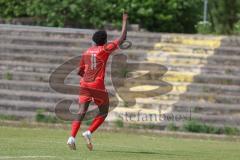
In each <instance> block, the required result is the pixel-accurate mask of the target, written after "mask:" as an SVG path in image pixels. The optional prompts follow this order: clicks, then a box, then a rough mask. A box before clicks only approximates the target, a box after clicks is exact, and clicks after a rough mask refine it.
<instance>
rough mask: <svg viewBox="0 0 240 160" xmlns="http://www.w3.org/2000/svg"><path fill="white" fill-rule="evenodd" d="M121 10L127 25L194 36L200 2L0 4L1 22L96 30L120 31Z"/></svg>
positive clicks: (27, 0) (13, 0)
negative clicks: (113, 27) (15, 20)
mask: <svg viewBox="0 0 240 160" xmlns="http://www.w3.org/2000/svg"><path fill="white" fill-rule="evenodd" d="M123 8H124V9H126V10H127V11H128V13H129V15H130V16H129V18H130V21H131V23H137V24H140V25H141V27H142V28H146V29H148V30H150V31H161V32H187V33H193V32H195V27H194V25H195V24H197V22H198V21H199V20H200V19H201V14H202V13H201V12H202V1H201V0H188V1H186V0H148V1H145V0H21V1H20V0H0V16H1V18H4V19H11V18H17V17H35V18H36V17H37V18H38V24H40V25H46V26H60V27H63V26H68V27H69V26H70V27H81V28H83V27H86V28H96V27H97V28H99V27H103V26H104V25H105V24H106V23H113V24H115V25H116V26H118V27H120V24H121V13H122V11H123Z"/></svg>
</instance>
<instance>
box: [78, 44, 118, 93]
mask: <svg viewBox="0 0 240 160" xmlns="http://www.w3.org/2000/svg"><path fill="white" fill-rule="evenodd" d="M118 45H119V41H118V40H114V41H112V42H110V43H107V44H106V45H104V46H93V47H90V48H89V49H88V50H87V51H85V52H84V53H83V55H82V58H81V61H80V70H79V73H80V75H81V76H82V78H81V80H80V86H81V87H87V88H93V89H101V90H105V85H104V77H105V70H106V64H107V60H108V58H109V55H110V54H111V53H112V52H113V51H114V50H116V49H117V48H118Z"/></svg>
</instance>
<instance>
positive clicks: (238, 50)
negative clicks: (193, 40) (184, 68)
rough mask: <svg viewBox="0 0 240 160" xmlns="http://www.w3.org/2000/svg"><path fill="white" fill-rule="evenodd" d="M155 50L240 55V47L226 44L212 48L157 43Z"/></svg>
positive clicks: (211, 54)
mask: <svg viewBox="0 0 240 160" xmlns="http://www.w3.org/2000/svg"><path fill="white" fill-rule="evenodd" d="M155 50H160V51H163V52H181V53H188V54H189V53H191V54H203V55H209V56H217V55H229V56H239V55H240V47H226V46H223V47H218V48H215V49H212V48H210V47H202V46H193V45H184V44H172V43H158V44H156V45H155Z"/></svg>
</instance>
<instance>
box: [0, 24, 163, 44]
mask: <svg viewBox="0 0 240 160" xmlns="http://www.w3.org/2000/svg"><path fill="white" fill-rule="evenodd" d="M94 32H95V30H91V29H72V28H54V27H35V26H21V25H0V34H1V35H15V36H19V35H21V36H26V37H28V36H30V37H31V36H35V37H55V38H91V37H92V34H93V33H94ZM160 35H161V34H156V33H141V32H128V39H129V40H131V41H134V42H143V41H145V42H158V41H160V40H161V37H160ZM119 36H120V32H115V31H108V37H109V38H110V39H111V38H114V37H115V38H116V37H119Z"/></svg>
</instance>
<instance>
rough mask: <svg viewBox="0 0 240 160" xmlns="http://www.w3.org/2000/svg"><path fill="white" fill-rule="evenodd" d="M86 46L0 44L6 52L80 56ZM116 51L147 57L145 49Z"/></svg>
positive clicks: (135, 57)
mask: <svg viewBox="0 0 240 160" xmlns="http://www.w3.org/2000/svg"><path fill="white" fill-rule="evenodd" d="M84 51H86V48H78V47H71V48H67V47H41V46H22V45H12V44H8V45H2V44H0V52H1V53H4V54H7V53H8V54H11V53H18V54H23V55H27V54H28V55H51V56H71V57H74V56H80V55H81V54H82V53H83V52H84ZM114 53H115V54H116V53H124V54H126V55H128V58H130V59H144V57H146V51H145V50H136V49H132V50H131V49H130V50H118V51H116V52H114Z"/></svg>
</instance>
